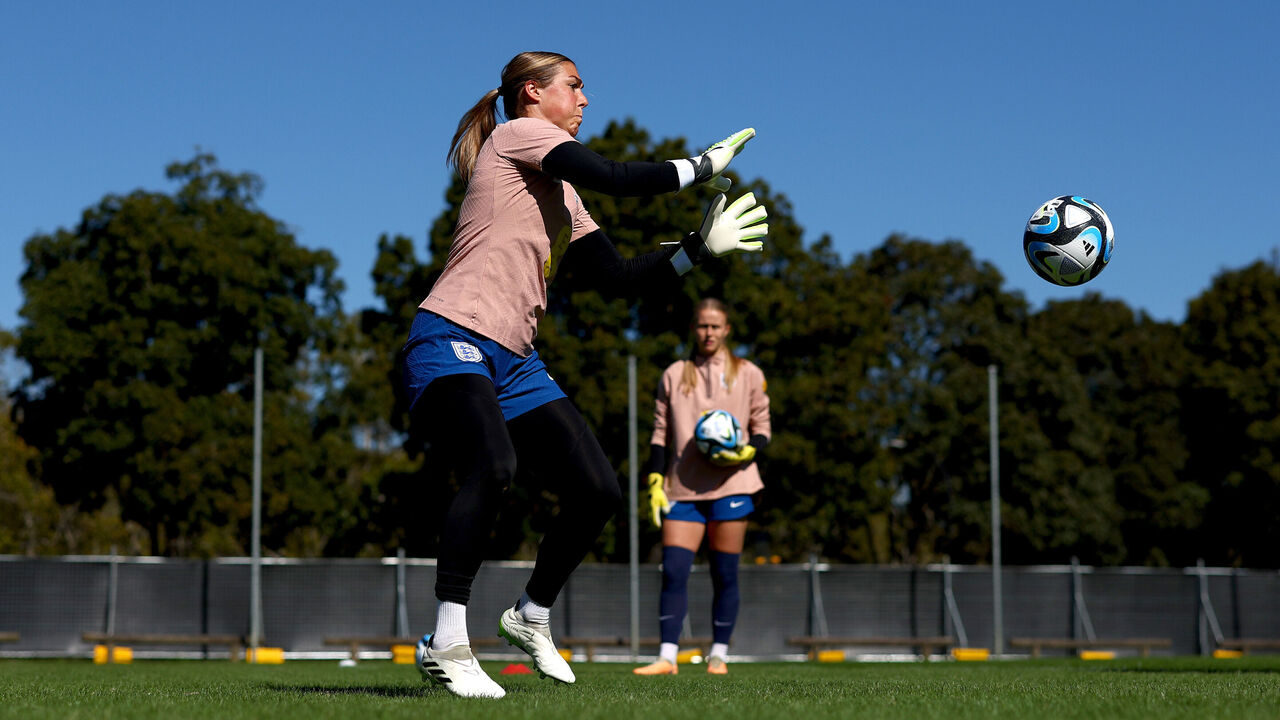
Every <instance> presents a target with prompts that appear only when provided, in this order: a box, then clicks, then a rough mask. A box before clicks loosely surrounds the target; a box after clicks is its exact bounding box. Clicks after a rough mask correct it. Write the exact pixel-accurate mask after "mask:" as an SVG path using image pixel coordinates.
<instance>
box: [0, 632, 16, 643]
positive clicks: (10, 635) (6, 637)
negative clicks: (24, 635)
mask: <svg viewBox="0 0 1280 720" xmlns="http://www.w3.org/2000/svg"><path fill="white" fill-rule="evenodd" d="M20 639H21V637H20V636H19V635H18V633H16V632H0V643H6V642H18V640H20Z"/></svg>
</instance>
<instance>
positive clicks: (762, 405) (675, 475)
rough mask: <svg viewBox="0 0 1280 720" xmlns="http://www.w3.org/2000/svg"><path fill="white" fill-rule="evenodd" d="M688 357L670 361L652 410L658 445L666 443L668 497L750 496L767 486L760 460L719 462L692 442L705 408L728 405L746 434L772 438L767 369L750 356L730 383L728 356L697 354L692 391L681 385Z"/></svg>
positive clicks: (711, 408) (712, 498) (701, 498)
mask: <svg viewBox="0 0 1280 720" xmlns="http://www.w3.org/2000/svg"><path fill="white" fill-rule="evenodd" d="M685 362H687V361H685V360H680V361H678V362H675V363H672V364H671V366H670V367H668V368H667V369H666V372H664V373H662V380H661V382H660V383H659V384H658V396H657V400H656V401H655V402H654V409H653V439H652V440H651V441H650V442H651V443H652V444H654V445H662V446H664V447H666V448H667V471H666V476H667V482H666V491H667V498H668V499H670V500H671V501H672V502H675V501H679V500H684V501H689V500H715V499H717V498H722V497H725V496H727V495H750V494H752V493H755V492H758V491H759V490H760V489H762V488H763V487H764V481H762V480H761V479H760V468H759V466H758V465H756V463H751V464H750V465H748V466H746V467H742V466H733V467H720V466H718V465H713V464H712V463H711V461H710V460H707V458H706V457H705V456H703V454H702V453H701V452H700V451H699V450H698V447H697V446H696V445H694V444H693V427H694V425H696V424H697V422H698V418H699V417H701V416H702V413H703V412H705V411H707V410H728V411H729V412H730V413H732V414H733V416H734V417H735V418H737V419H738V423H739V424H740V425H742V429H743V430H745V431H746V433H747V438H748V439H749V438H750V437H751V436H753V435H764V436H765V437H771V436H772V433H773V429H772V427H771V423H770V420H769V396H768V395H767V394H766V393H765V379H764V372H763V371H762V370H760V368H758V367H756V366H755V364H753V363H752V362H751V361H749V360H743V361H742V362H741V364H740V365H739V366H738V377H737V379H736V380H735V381H734V383H733V387H732V388H731V387H729V385H728V382H727V380H726V378H725V359H724V356H723V355H721V354H720V353H717V354H716V355H714V356H713V357H711V358H709V359H708V358H706V357H702V356H699V357H698V358H697V359H696V360H694V363H695V365H696V366H697V368H698V386H697V387H696V388H694V389H693V392H691V393H689V394H688V395H686V394H684V392H683V391H682V390H681V389H680V377H681V375H683V374H684V364H685Z"/></svg>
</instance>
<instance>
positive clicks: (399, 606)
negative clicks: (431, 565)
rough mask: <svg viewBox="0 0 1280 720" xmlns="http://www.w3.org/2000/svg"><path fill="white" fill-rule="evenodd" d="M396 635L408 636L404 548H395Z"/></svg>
mask: <svg viewBox="0 0 1280 720" xmlns="http://www.w3.org/2000/svg"><path fill="white" fill-rule="evenodd" d="M396 637H402V638H403V637H409V602H408V595H407V593H406V591H405V568H404V548H397V549H396Z"/></svg>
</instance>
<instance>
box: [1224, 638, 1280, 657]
mask: <svg viewBox="0 0 1280 720" xmlns="http://www.w3.org/2000/svg"><path fill="white" fill-rule="evenodd" d="M1218 647H1220V648H1225V649H1227V650H1239V651H1240V652H1241V653H1243V654H1245V655H1248V654H1249V651H1250V650H1280V638H1227V639H1225V640H1223V641H1222V642H1220V643H1218Z"/></svg>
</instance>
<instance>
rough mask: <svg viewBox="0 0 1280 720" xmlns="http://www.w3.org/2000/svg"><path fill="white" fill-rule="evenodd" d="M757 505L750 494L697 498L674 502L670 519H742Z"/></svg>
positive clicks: (705, 522) (705, 521) (703, 520)
mask: <svg viewBox="0 0 1280 720" xmlns="http://www.w3.org/2000/svg"><path fill="white" fill-rule="evenodd" d="M755 509H756V506H755V504H754V503H752V502H751V496H750V495H728V496H725V497H722V498H719V499H716V500H697V501H694V502H687V501H686V502H673V503H671V512H668V513H667V519H668V520H684V521H685V522H697V523H702V524H704V525H705V524H707V523H708V522H721V521H723V520H741V519H742V518H744V517H746V516H748V515H750V514H751V511H752V510H755Z"/></svg>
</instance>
